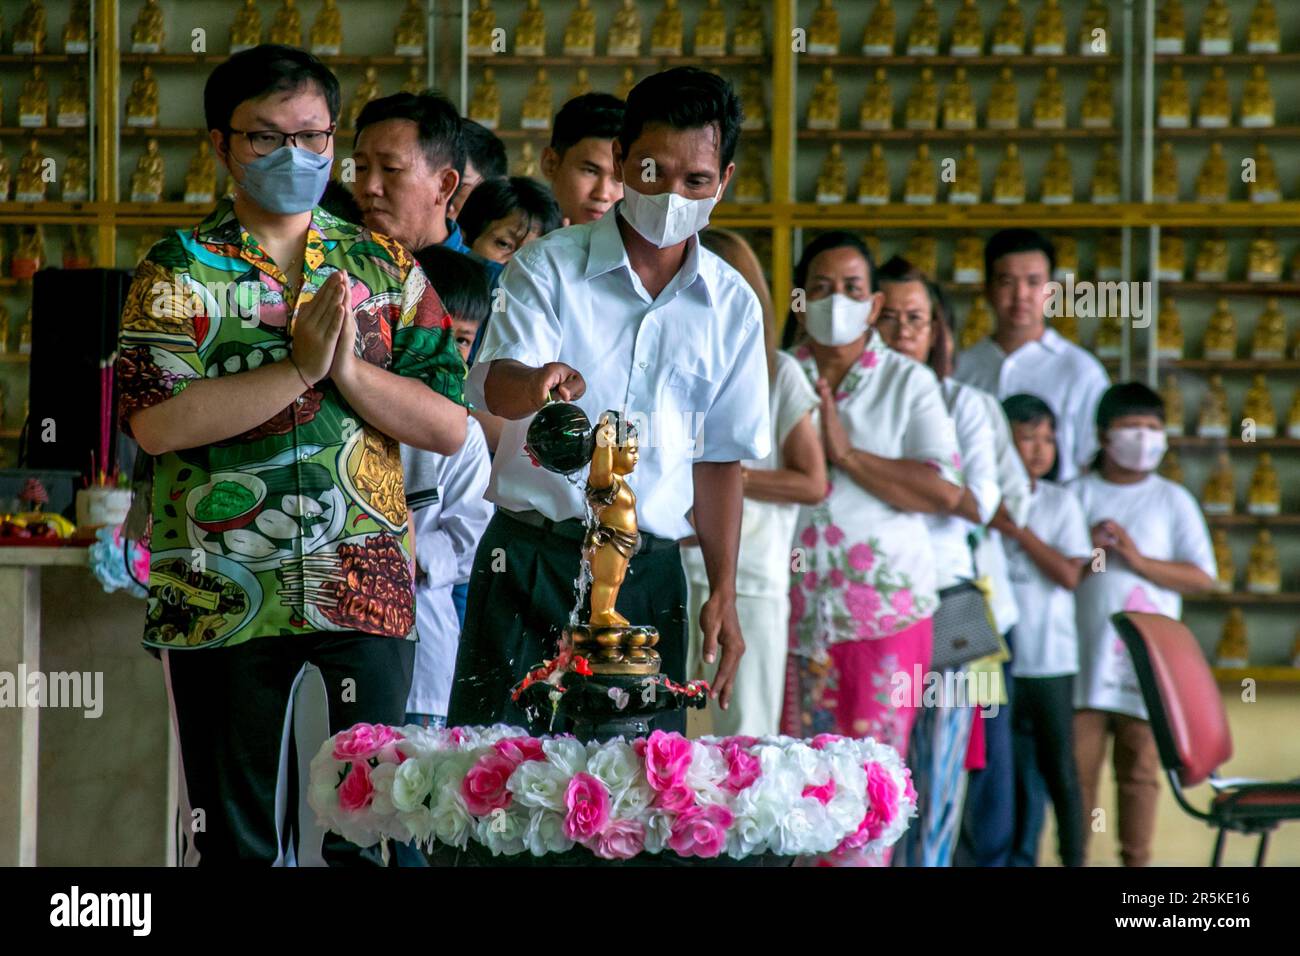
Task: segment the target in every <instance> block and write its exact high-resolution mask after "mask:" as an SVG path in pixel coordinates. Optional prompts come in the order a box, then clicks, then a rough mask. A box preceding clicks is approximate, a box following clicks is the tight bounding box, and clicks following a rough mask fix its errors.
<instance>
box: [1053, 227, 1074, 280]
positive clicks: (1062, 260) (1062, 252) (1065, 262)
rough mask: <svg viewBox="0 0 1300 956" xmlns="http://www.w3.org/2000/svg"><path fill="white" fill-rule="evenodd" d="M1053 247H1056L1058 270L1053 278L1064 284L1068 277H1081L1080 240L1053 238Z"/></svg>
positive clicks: (1063, 237)
mask: <svg viewBox="0 0 1300 956" xmlns="http://www.w3.org/2000/svg"><path fill="white" fill-rule="evenodd" d="M1052 245H1054V246H1056V268H1055V269H1053V270H1052V278H1053V279H1055V280H1056V281H1057V282H1064V281H1065V277H1066V276H1071V275H1072V276H1076V277H1077V276H1078V275H1079V240H1078V239H1076V238H1075V237H1074V236H1053V237H1052Z"/></svg>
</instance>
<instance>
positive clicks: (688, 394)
mask: <svg viewBox="0 0 1300 956" xmlns="http://www.w3.org/2000/svg"><path fill="white" fill-rule="evenodd" d="M712 394H713V383H712V382H710V381H709V380H708V379H707V378H704V377H703V376H701V375H696V374H695V373H694V372H690V371H687V370H686V369H685V368H683V367H682V366H680V365H677V364H673V365H671V366H670V367H669V370H668V377H667V379H665V381H664V388H663V392H662V395H661V397H660V401H659V405H660V407H659V408H658V409H656V411H655V417H656V421H655V423H654V431H655V432H656V436H657V439H658V441H657V444H659V445H660V446H661V447H664V448H669V449H679V448H687V449H690V448H695V447H698V444H699V436H700V433H701V431H702V429H703V427H704V416H705V414H706V413H707V412H708V410H709V399H710V396H711V395H712Z"/></svg>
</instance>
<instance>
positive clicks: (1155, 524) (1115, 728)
mask: <svg viewBox="0 0 1300 956" xmlns="http://www.w3.org/2000/svg"><path fill="white" fill-rule="evenodd" d="M1164 427H1165V413H1164V405H1163V403H1162V402H1161V399H1160V396H1159V395H1157V394H1156V393H1155V392H1153V391H1152V390H1151V389H1149V388H1147V387H1146V386H1145V385H1142V384H1140V383H1138V382H1127V383H1124V384H1122V385H1114V386H1112V387H1111V388H1110V389H1108V390H1107V391H1106V393H1105V395H1103V396H1102V399H1101V403H1100V404H1099V405H1098V407H1097V437H1098V440H1099V442H1100V443H1101V450H1100V451H1099V452H1098V453H1097V457H1096V459H1095V461H1094V462H1093V467H1092V470H1091V471H1090V472H1089V473H1088V474H1086V475H1084V476H1083V477H1081V478H1078V479H1076V480H1075V481H1074V482H1072V483H1071V487H1072V488H1073V489H1074V491H1075V492H1076V493H1077V494H1078V497H1079V500H1080V502H1081V503H1082V504H1083V509H1084V514H1085V516H1086V517H1087V520H1088V525H1089V527H1090V528H1091V534H1092V546H1093V558H1092V560H1091V562H1090V563H1089V565H1088V566H1087V571H1086V573H1085V576H1084V579H1083V581H1082V582H1081V583H1080V584H1079V589H1078V591H1077V592H1076V598H1077V605H1078V608H1077V620H1078V628H1079V675H1078V679H1077V680H1076V682H1075V692H1074V703H1075V708H1076V712H1075V716H1074V738H1075V756H1076V761H1077V765H1078V771H1079V784H1080V789H1081V791H1082V797H1083V814H1084V830H1083V834H1084V840H1085V851H1086V841H1087V837H1088V833H1089V832H1090V831H1091V825H1090V824H1091V822H1092V813H1093V811H1094V808H1096V807H1097V806H1098V802H1097V783H1098V777H1099V775H1100V773H1101V764H1102V761H1103V760H1104V759H1105V755H1106V744H1107V742H1108V739H1109V738H1114V756H1113V760H1114V766H1115V781H1116V785H1117V787H1118V790H1119V818H1118V820H1119V841H1120V854H1121V857H1122V859H1123V862H1124V865H1125V866H1145V865H1147V864H1148V863H1149V862H1150V859H1151V841H1152V837H1153V835H1154V833H1155V822H1156V800H1157V798H1158V797H1159V793H1160V760H1159V757H1158V755H1157V752H1156V742H1155V738H1154V736H1153V735H1152V733H1151V725H1150V724H1149V723H1148V722H1147V711H1146V707H1145V705H1144V704H1143V702H1142V693H1141V690H1140V689H1139V687H1138V682H1137V676H1136V673H1135V672H1134V669H1133V662H1132V660H1131V659H1130V658H1129V654H1128V650H1127V649H1126V648H1125V647H1124V644H1123V642H1122V641H1121V640H1120V637H1119V635H1118V634H1117V633H1116V631H1115V628H1114V626H1113V625H1112V624H1111V621H1110V617H1111V615H1112V614H1115V613H1117V612H1120V611H1147V612H1152V613H1156V614H1163V615H1165V616H1167V617H1171V618H1178V617H1179V616H1180V615H1181V613H1182V603H1183V602H1182V596H1183V595H1184V594H1198V593H1201V592H1204V591H1209V590H1210V589H1211V588H1212V587H1213V586H1214V580H1215V574H1216V571H1215V564H1214V549H1213V547H1212V546H1211V544H1210V533H1209V530H1208V529H1207V528H1206V526H1205V519H1204V518H1203V517H1202V515H1201V509H1200V506H1199V505H1198V504H1197V502H1196V499H1195V498H1193V497H1192V495H1191V493H1190V492H1188V491H1187V489H1186V488H1184V487H1183V486H1182V485H1178V484H1175V483H1174V482H1172V481H1168V480H1167V479H1165V478H1162V477H1161V476H1159V475H1157V474H1156V473H1155V470H1156V467H1157V466H1158V465H1159V464H1160V459H1161V458H1162V457H1163V456H1164V453H1165V432H1164ZM1103 557H1104V561H1103Z"/></svg>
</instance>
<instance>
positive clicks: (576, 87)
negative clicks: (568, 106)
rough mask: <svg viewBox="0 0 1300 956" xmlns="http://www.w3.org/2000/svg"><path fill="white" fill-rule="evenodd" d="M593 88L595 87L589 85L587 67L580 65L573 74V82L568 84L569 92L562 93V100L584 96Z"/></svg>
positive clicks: (589, 78)
mask: <svg viewBox="0 0 1300 956" xmlns="http://www.w3.org/2000/svg"><path fill="white" fill-rule="evenodd" d="M593 89H595V87H593V86H592V85H591V77H590V75H588V73H587V68H586V67H585V66H580V67H578V70H577V72H576V73H574V74H573V83H572V84H571V85H570V86H569V92H567V93H566V94H564V100H565V102H566V103H567V102H568V101H569V100H571V99H574V98H575V97H579V96H585V95H586V94H588V93H590V92H591V91H592V90H593Z"/></svg>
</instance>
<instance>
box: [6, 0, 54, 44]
mask: <svg viewBox="0 0 1300 956" xmlns="http://www.w3.org/2000/svg"><path fill="white" fill-rule="evenodd" d="M45 39H46V33H45V4H44V3H42V2H41V0H31V2H29V3H28V4H27V6H26V7H25V8H23V12H22V15H21V16H20V17H19V18H18V22H17V23H15V24H14V35H13V52H14V53H17V54H30V53H44V52H45Z"/></svg>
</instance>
